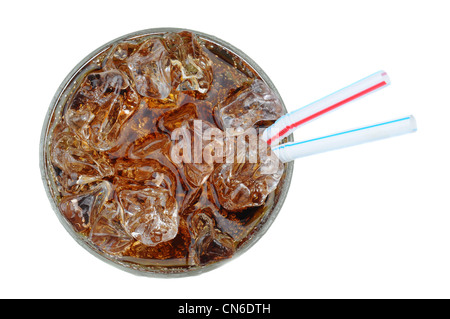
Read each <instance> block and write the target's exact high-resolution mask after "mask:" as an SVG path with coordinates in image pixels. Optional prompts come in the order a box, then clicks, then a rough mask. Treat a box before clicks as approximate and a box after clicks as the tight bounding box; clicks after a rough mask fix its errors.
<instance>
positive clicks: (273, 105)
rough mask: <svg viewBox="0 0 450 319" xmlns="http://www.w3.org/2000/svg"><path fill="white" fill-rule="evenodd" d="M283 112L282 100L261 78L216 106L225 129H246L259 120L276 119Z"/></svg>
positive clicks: (217, 113)
mask: <svg viewBox="0 0 450 319" xmlns="http://www.w3.org/2000/svg"><path fill="white" fill-rule="evenodd" d="M282 114H283V108H282V105H281V102H280V100H279V99H278V98H277V97H276V96H275V94H274V93H273V91H272V90H271V89H270V88H269V87H268V86H267V84H266V83H264V82H263V81H261V80H259V79H255V80H254V81H253V83H252V84H251V85H250V86H248V87H242V88H241V89H240V90H236V91H234V92H233V93H232V94H231V95H230V96H228V97H227V98H226V99H225V100H224V101H223V102H220V103H219V104H218V105H217V107H216V108H215V117H216V120H217V122H218V123H220V124H221V126H222V128H223V129H226V128H240V129H241V130H246V129H248V128H250V127H252V126H254V125H255V124H257V123H258V122H266V123H267V122H270V121H275V120H276V119H278V118H279V117H280V116H281V115H282Z"/></svg>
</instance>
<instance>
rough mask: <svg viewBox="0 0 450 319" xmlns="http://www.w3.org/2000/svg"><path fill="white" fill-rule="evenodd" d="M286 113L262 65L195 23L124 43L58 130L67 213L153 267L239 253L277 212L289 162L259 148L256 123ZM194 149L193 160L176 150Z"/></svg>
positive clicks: (95, 242)
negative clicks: (276, 198) (205, 34)
mask: <svg viewBox="0 0 450 319" xmlns="http://www.w3.org/2000/svg"><path fill="white" fill-rule="evenodd" d="M282 114H283V108H282V105H281V103H280V101H279V100H278V99H277V97H276V95H275V94H274V92H272V91H271V89H270V88H269V87H268V86H267V84H266V83H265V82H264V81H263V80H262V79H261V78H260V77H259V76H258V74H257V73H256V71H255V70H253V69H252V68H251V67H250V66H249V65H247V64H246V62H245V61H243V60H242V59H240V58H239V57H238V56H236V55H235V54H233V53H231V52H230V51H228V50H227V49H225V48H223V47H221V46H219V45H217V44H215V43H213V42H209V41H208V40H205V39H200V38H199V37H198V36H196V35H195V34H193V33H191V32H187V31H183V32H179V33H172V32H167V33H163V34H158V35H151V36H145V37H140V38H137V39H129V40H124V41H121V42H119V43H116V44H115V45H113V46H112V47H111V48H110V49H109V50H108V51H107V52H106V53H105V54H104V55H103V56H102V58H101V63H100V64H99V65H98V68H95V69H94V70H93V71H89V72H87V73H85V74H83V78H82V79H81V80H80V83H79V85H78V86H77V87H76V88H75V89H74V92H73V94H71V96H70V97H69V98H68V100H67V102H66V104H65V105H64V106H63V108H62V109H61V116H60V117H59V119H58V120H57V121H55V123H53V127H52V129H51V131H50V132H49V137H50V138H49V146H48V147H49V148H48V154H49V156H48V157H49V159H48V163H49V164H48V166H49V167H50V171H51V177H52V178H53V179H54V186H55V189H56V191H55V192H54V193H55V194H57V195H55V197H56V201H57V202H58V208H59V211H60V213H61V214H62V216H64V218H65V220H66V221H67V222H68V223H69V224H70V226H71V227H72V228H73V230H74V231H75V232H76V233H77V234H79V236H81V237H82V238H83V240H85V241H86V242H87V243H88V245H90V246H91V247H92V248H93V249H95V250H97V251H98V252H99V253H101V254H103V255H104V256H106V257H107V258H108V259H111V260H118V261H120V262H121V263H130V264H137V265H143V266H148V267H150V268H151V269H153V270H154V269H157V268H158V267H169V268H170V267H181V268H189V267H198V266H205V265H208V264H211V263H214V262H217V261H220V260H223V259H227V258H230V257H231V256H233V255H234V253H235V252H236V251H237V250H238V249H239V247H240V246H241V245H242V244H243V243H245V241H246V240H247V239H248V238H249V236H250V235H251V234H252V233H254V232H255V231H257V229H258V225H259V224H260V223H261V222H262V221H263V220H264V219H265V218H267V216H266V215H267V214H268V212H269V211H270V210H269V209H268V206H270V205H272V204H273V194H274V192H275V191H276V189H277V187H278V186H279V183H280V180H281V181H282V177H283V172H284V164H282V163H280V162H279V161H277V159H276V158H275V157H274V155H273V154H271V153H270V148H268V147H267V146H266V145H265V143H264V142H261V141H259V144H258V145H259V146H260V148H259V150H258V154H256V153H255V152H253V153H252V151H251V150H250V149H251V146H250V144H251V143H252V135H251V134H249V132H250V130H251V129H255V128H264V127H267V126H268V125H270V124H271V123H273V121H275V120H276V119H277V118H278V117H280V116H281V115H282ZM199 120H200V121H199ZM231 129H233V131H232V132H233V134H231V135H230V134H225V132H228V131H229V130H231ZM211 132H213V134H211ZM252 132H253V131H252ZM174 136H178V138H177V139H176V140H174ZM240 136H242V139H240V143H241V144H239V143H237V144H236V143H235V141H236V140H239V138H240ZM180 137H181V138H180ZM257 138H258V137H256V139H257ZM198 141H200V142H198ZM187 145H190V149H188V148H185V147H187ZM236 145H237V146H236ZM187 149H188V150H191V151H192V154H189V155H192V156H191V161H186V160H184V161H182V162H180V161H179V160H175V157H176V156H179V157H183V156H186V155H188V154H187V152H186V150H187ZM195 150H198V151H199V152H200V153H199V154H200V155H201V158H200V160H196V158H195V157H196V155H198V154H195ZM262 150H263V151H264V152H263V153H264V154H265V155H264V154H263V153H261V151H262ZM230 154H231V155H230ZM252 156H255V157H254V158H255V159H256V160H253V161H252V160H251V159H252ZM183 159H185V157H183ZM230 159H231V160H230ZM152 267H153V268H152Z"/></svg>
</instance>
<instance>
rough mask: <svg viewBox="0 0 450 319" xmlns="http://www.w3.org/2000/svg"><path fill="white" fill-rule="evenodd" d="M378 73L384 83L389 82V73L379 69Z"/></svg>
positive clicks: (387, 83)
mask: <svg viewBox="0 0 450 319" xmlns="http://www.w3.org/2000/svg"><path fill="white" fill-rule="evenodd" d="M379 73H380V75H381V77H382V79H383V81H384V82H385V83H386V85H389V84H391V79H390V78H389V75H388V74H387V72H386V71H383V70H381V71H380V72H379Z"/></svg>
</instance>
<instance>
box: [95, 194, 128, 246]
mask: <svg viewBox="0 0 450 319" xmlns="http://www.w3.org/2000/svg"><path fill="white" fill-rule="evenodd" d="M89 238H90V239H91V241H92V242H93V243H94V244H95V245H96V246H97V247H99V248H100V249H101V250H104V251H106V252H108V253H110V254H117V253H122V252H123V251H124V250H125V249H126V248H127V247H129V246H130V245H131V244H132V243H133V242H134V238H133V237H131V236H130V235H129V234H128V233H127V232H126V231H125V229H124V227H123V226H122V223H121V207H120V206H119V205H118V204H117V202H116V201H110V202H108V203H105V204H104V205H103V207H102V209H101V211H100V212H99V214H98V217H97V218H96V220H95V221H94V222H93V223H92V227H91V231H90V233H89Z"/></svg>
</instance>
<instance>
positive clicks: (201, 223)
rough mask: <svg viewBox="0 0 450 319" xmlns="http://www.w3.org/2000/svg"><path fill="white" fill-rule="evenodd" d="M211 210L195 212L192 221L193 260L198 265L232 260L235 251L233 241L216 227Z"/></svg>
mask: <svg viewBox="0 0 450 319" xmlns="http://www.w3.org/2000/svg"><path fill="white" fill-rule="evenodd" d="M211 214H212V213H211V211H210V209H203V210H201V211H198V212H195V213H194V214H193V216H192V219H191V232H192V234H193V236H194V238H195V241H194V244H193V249H192V252H193V260H194V262H195V263H196V264H197V265H206V264H208V263H210V262H213V261H219V260H221V259H226V258H230V257H231V256H232V255H233V254H234V251H235V247H234V241H233V239H232V238H231V237H230V236H229V235H228V234H226V233H223V232H222V231H220V230H219V229H218V228H217V227H215V222H214V219H213V218H212V217H210V215H211Z"/></svg>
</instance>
